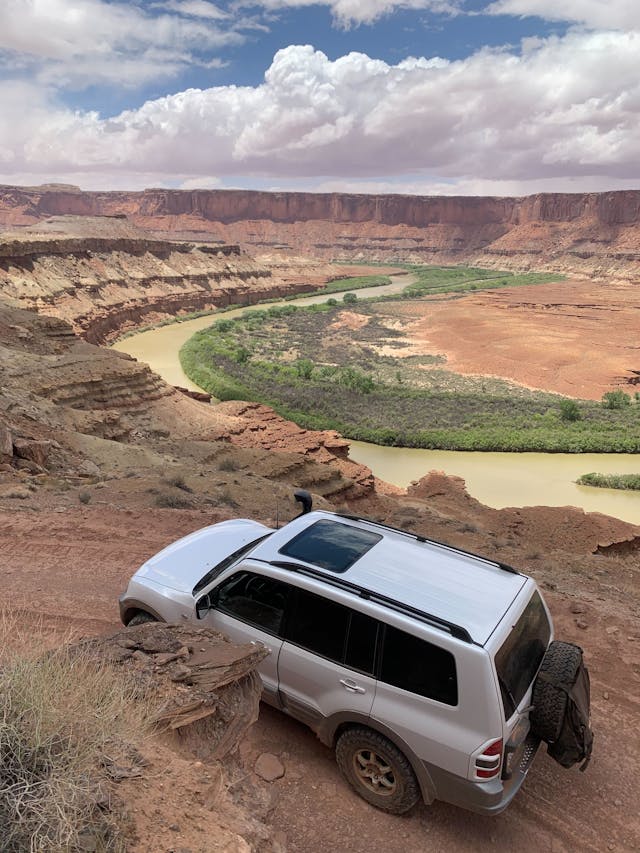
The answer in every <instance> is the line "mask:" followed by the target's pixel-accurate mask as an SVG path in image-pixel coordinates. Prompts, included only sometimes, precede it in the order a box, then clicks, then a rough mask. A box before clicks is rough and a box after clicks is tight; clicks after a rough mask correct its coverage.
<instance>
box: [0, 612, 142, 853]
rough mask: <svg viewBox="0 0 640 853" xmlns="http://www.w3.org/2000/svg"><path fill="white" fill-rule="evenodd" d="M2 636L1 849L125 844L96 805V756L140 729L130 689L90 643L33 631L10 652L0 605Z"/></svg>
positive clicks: (47, 850) (111, 751)
mask: <svg viewBox="0 0 640 853" xmlns="http://www.w3.org/2000/svg"><path fill="white" fill-rule="evenodd" d="M0 640H1V641H2V642H1V643H0V648H1V649H2V653H1V656H0V695H1V697H2V698H1V700H0V701H1V705H0V708H1V710H0V827H1V833H2V837H1V839H0V847H1V849H2V850H3V851H11V853H22V851H42V853H54V851H55V853H61V851H72V850H80V849H95V850H104V851H107V850H114V851H115V850H124V842H123V840H122V838H121V836H120V833H119V831H118V828H117V825H116V822H115V820H114V818H113V816H109V814H108V813H104V812H103V811H102V810H101V809H100V808H99V804H104V790H103V784H104V778H105V776H104V770H103V763H104V762H105V761H108V760H111V761H113V760H115V761H117V760H118V759H119V758H121V756H122V755H124V754H125V753H126V751H127V750H128V748H129V746H128V745H129V744H130V743H132V742H134V741H136V740H139V739H140V738H141V737H142V736H143V734H144V732H145V730H146V725H147V724H146V720H145V713H144V709H143V703H141V702H139V701H136V698H137V697H138V690H137V688H136V687H135V685H134V684H133V683H132V682H130V681H128V680H127V679H126V678H125V677H123V675H122V673H116V672H115V671H114V670H113V669H112V668H111V667H110V666H108V665H107V664H104V663H100V662H97V661H96V660H94V659H92V658H91V656H90V655H89V653H88V652H82V651H79V652H78V651H77V650H76V651H74V650H73V649H72V648H70V647H68V646H66V647H62V648H60V649H56V650H54V651H48V652H44V651H43V649H42V648H37V647H35V648H34V644H35V642H36V641H35V640H34V637H33V635H31V636H30V638H29V648H28V649H27V651H24V650H23V651H20V652H18V651H15V648H16V645H17V644H16V627H15V624H12V622H11V621H10V620H8V619H7V618H6V617H5V618H3V617H2V614H0ZM25 642H26V641H25V640H24V639H23V641H22V643H25ZM18 645H20V643H18ZM88 842H89V843H90V845H91V846H90V847H87V846H86V845H87V843H88Z"/></svg>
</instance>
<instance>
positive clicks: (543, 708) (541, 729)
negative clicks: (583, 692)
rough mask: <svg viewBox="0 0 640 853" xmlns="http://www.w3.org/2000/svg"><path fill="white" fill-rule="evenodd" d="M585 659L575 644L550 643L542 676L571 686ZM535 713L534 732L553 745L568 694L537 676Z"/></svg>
mask: <svg viewBox="0 0 640 853" xmlns="http://www.w3.org/2000/svg"><path fill="white" fill-rule="evenodd" d="M581 660H582V650H581V649H580V648H579V647H578V646H574V645H573V644H572V643H561V642H558V641H554V642H553V643H551V645H550V646H549V648H548V649H547V652H546V654H545V656H544V658H543V659H542V666H541V667H540V673H545V674H547V675H549V676H550V677H551V678H552V679H554V680H556V679H557V680H558V681H562V682H564V683H566V684H572V683H573V681H574V680H575V677H576V673H577V672H578V668H579V666H580V661H581ZM532 704H533V710H532V711H531V714H530V720H531V729H532V731H533V733H534V734H536V735H537V736H538V737H540V738H542V740H543V741H545V742H546V743H554V742H555V741H556V740H557V739H558V738H559V737H560V732H561V730H562V723H563V720H564V715H565V710H566V707H567V694H566V693H565V692H564V690H560V689H559V688H558V687H554V685H553V684H550V683H549V682H548V681H543V680H542V679H541V678H540V675H538V678H537V679H536V682H535V684H534V685H533V697H532Z"/></svg>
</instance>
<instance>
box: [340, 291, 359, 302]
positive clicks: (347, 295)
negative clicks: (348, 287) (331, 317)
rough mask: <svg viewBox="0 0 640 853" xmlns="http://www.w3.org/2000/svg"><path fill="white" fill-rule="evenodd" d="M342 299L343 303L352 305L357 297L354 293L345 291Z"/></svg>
mask: <svg viewBox="0 0 640 853" xmlns="http://www.w3.org/2000/svg"><path fill="white" fill-rule="evenodd" d="M342 301H343V302H344V304H345V305H354V304H355V303H356V302H357V301H358V297H357V296H356V294H355V293H345V295H344V296H343V297H342Z"/></svg>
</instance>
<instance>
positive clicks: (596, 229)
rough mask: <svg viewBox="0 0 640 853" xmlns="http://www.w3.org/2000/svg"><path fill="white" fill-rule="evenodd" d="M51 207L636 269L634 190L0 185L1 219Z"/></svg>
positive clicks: (221, 230) (365, 252)
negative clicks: (457, 192) (450, 192)
mask: <svg viewBox="0 0 640 853" xmlns="http://www.w3.org/2000/svg"><path fill="white" fill-rule="evenodd" d="M59 214H73V215H76V216H96V215H110V216H114V215H127V216H128V217H130V219H131V221H132V222H135V223H136V224H137V225H140V226H143V227H144V228H147V229H151V230H153V231H155V232H156V233H157V234H159V235H164V236H168V235H171V236H173V237H174V238H175V237H188V236H191V237H197V238H199V239H207V240H213V241H221V242H223V243H230V244H234V243H241V244H245V245H247V246H251V247H253V250H254V252H255V251H256V250H258V251H274V250H278V249H285V250H289V251H294V252H304V253H307V254H311V255H313V256H315V257H325V258H329V257H330V258H336V257H337V258H344V259H371V260H374V259H375V260H392V259H403V260H410V261H425V262H456V261H473V262H474V263H480V262H481V263H484V264H485V265H487V266H499V267H513V268H524V269H526V268H530V267H531V266H536V267H538V268H540V267H549V266H552V267H553V268H554V269H566V270H567V271H572V272H579V273H585V274H589V275H590V274H594V273H595V274H602V273H609V274H611V273H613V274H619V275H622V276H635V275H636V274H637V272H638V270H639V269H640V192H639V191H620V192H609V193H577V194H568V193H562V194H560V193H558V194H541V195H535V196H529V197H524V198H495V197H486V198H480V197H471V198H463V197H445V196H442V197H425V196H399V195H355V194H344V193H343V194H341V193H331V194H316V193H284V192H283V193H267V192H253V191H245V190H193V191H182V190H164V189H149V190H145V191H143V192H131V193H125V192H93V193H92V192H81V191H80V190H74V189H70V188H50V187H47V188H19V187H0V226H3V225H4V227H11V226H25V225H32V224H34V223H37V222H39V221H41V220H43V219H45V218H47V217H50V216H55V215H59Z"/></svg>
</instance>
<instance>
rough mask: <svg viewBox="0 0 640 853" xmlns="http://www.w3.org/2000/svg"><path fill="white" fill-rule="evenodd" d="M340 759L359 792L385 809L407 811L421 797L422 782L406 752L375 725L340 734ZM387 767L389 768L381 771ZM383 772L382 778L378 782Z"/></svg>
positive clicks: (396, 812) (348, 777) (342, 766)
mask: <svg viewBox="0 0 640 853" xmlns="http://www.w3.org/2000/svg"><path fill="white" fill-rule="evenodd" d="M336 761H337V763H338V767H339V768H340V770H341V772H342V774H343V776H344V777H345V779H346V780H347V782H349V784H350V785H351V787H352V788H353V789H354V790H355V791H356V793H357V794H359V795H360V796H361V797H362V798H363V799H364V800H366V801H367V802H368V803H371V805H373V806H377V808H379V809H382V810H383V811H385V812H391V814H404V813H405V812H408V811H409V809H411V808H413V806H415V804H416V803H417V802H418V800H419V799H420V789H419V787H418V782H417V780H416V777H415V774H414V772H413V770H412V768H411V765H410V764H409V761H408V760H407V758H406V757H405V755H403V753H402V752H400V750H399V749H398V748H397V747H396V746H394V744H392V743H391V741H390V740H387V738H386V737H383V736H382V735H381V734H378V732H374V731H373V730H372V729H367V728H360V727H358V728H353V729H347V731H346V732H344V734H342V735H340V737H339V738H338V742H337V744H336ZM385 768H388V770H387V772H384V773H380V774H378V772H377V771H384V769H385ZM368 773H369V774H371V775H367V774H368ZM379 776H380V777H383V781H382V782H376V778H378V777H379Z"/></svg>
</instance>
